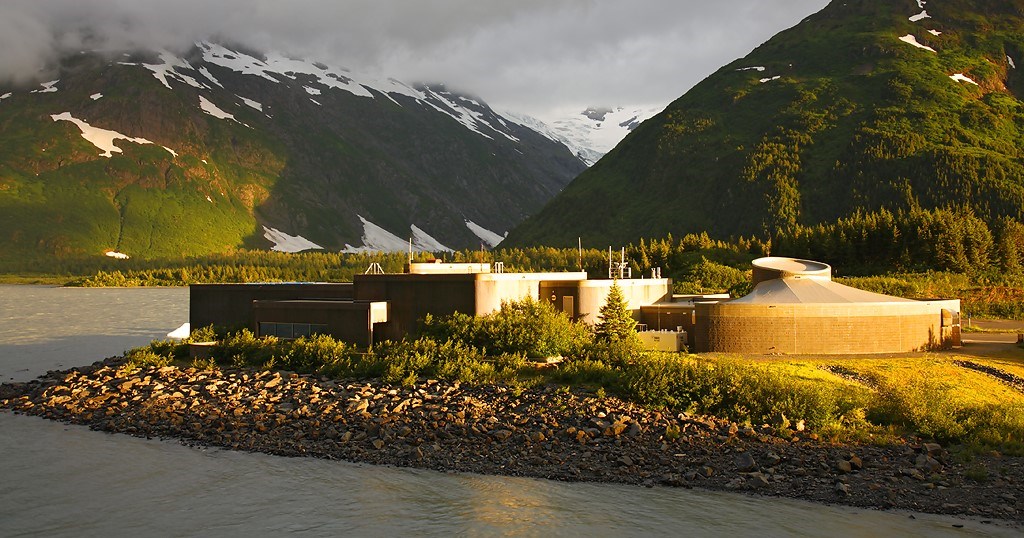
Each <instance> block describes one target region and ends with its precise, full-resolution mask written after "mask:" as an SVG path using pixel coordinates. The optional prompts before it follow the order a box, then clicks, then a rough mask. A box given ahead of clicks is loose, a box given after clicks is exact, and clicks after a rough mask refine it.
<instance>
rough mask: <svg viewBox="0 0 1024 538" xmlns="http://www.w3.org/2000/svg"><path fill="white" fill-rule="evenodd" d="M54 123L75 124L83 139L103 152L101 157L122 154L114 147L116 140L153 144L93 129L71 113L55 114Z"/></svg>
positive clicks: (117, 133) (52, 116)
mask: <svg viewBox="0 0 1024 538" xmlns="http://www.w3.org/2000/svg"><path fill="white" fill-rule="evenodd" d="M50 118H52V119H53V121H69V122H71V123H74V124H75V125H76V126H78V128H79V129H80V130H81V131H82V138H84V139H86V140H88V141H89V143H91V144H92V145H94V146H96V147H97V148H99V149H101V150H103V153H100V157H108V158H109V157H112V156H113V154H114V153H122V152H121V148H119V147H117V146H115V145H114V140H127V141H129V142H134V143H136V144H152V142H150V141H149V140H146V139H145V138H133V137H130V136H128V135H123V134H121V133H119V132H117V131H109V130H107V129H100V128H99V127H93V126H92V125H89V124H88V123H87V122H85V121H82V120H80V119H78V118H75V117H74V116H72V115H71V113H70V112H63V113H61V114H53V115H51V116H50Z"/></svg>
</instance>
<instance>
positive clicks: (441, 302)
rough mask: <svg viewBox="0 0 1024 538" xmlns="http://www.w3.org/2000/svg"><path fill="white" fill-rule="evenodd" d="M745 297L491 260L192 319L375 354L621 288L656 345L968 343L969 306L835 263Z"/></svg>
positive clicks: (243, 295) (776, 262)
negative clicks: (525, 304)
mask: <svg viewBox="0 0 1024 538" xmlns="http://www.w3.org/2000/svg"><path fill="white" fill-rule="evenodd" d="M753 281H754V289H753V291H752V292H751V293H750V294H748V295H746V296H745V297H742V298H739V299H730V298H729V296H728V295H724V294H720V295H672V281H671V280H670V279H662V278H647V279H629V278H626V279H618V280H614V281H613V280H610V279H609V280H589V279H588V278H587V275H586V273H582V272H580V273H573V272H566V273H504V272H492V267H491V265H489V264H444V263H427V264H424V263H411V264H409V266H408V267H407V271H406V272H405V273H401V274H365V275H356V276H355V278H354V279H353V282H352V283H343V284H329V283H308V284H298V283H286V284H197V285H193V286H191V290H190V315H189V318H190V319H189V322H190V324H191V326H192V327H194V328H199V327H204V326H207V325H215V326H220V327H225V328H229V329H238V328H242V327H248V328H250V329H251V330H253V331H254V332H255V333H256V334H258V335H274V336H278V337H281V338H298V337H300V336H304V335H309V334H312V333H322V334H329V335H331V336H334V337H335V338H338V339H341V340H344V341H347V342H350V343H353V344H357V345H361V346H370V345H372V344H373V343H374V342H376V341H381V340H397V339H401V338H404V337H407V336H415V335H416V334H417V333H418V331H419V323H420V320H422V319H423V318H424V317H426V315H427V314H431V315H434V316H444V315H448V314H452V313H455V312H461V313H464V314H469V315H474V316H480V315H486V314H490V313H492V312H495V311H497V310H498V309H500V308H501V304H502V303H503V302H506V301H514V300H519V299H523V298H526V297H530V298H533V299H535V300H538V301H547V302H550V303H551V304H552V305H553V306H554V307H555V309H556V310H559V311H561V312H564V313H565V314H566V315H568V316H569V317H570V318H572V319H574V320H578V321H582V322H584V323H589V324H594V323H596V322H597V313H598V311H599V310H600V308H601V306H603V305H604V304H605V302H606V301H607V296H608V292H609V290H610V289H611V286H612V284H613V283H614V282H617V283H618V285H619V287H620V288H621V289H622V291H623V295H624V296H625V298H626V301H627V304H628V307H629V308H630V309H631V310H632V312H633V317H634V319H636V320H637V322H638V323H639V325H640V327H641V331H640V338H641V341H643V342H644V343H645V345H647V346H648V347H649V348H651V349H658V350H663V351H678V350H681V349H683V348H684V347H685V348H688V349H690V350H691V351H696V352H734V353H764V354H784V353H791V354H799V353H814V354H846V353H850V354H852V353H894V352H908V351H917V350H922V349H932V348H937V347H948V346H956V345H960V301H959V300H938V299H936V300H928V301H917V300H911V299H903V298H899V297H890V296H887V295H882V294H878V293H871V292H867V291H863V290H858V289H855V288H851V287H849V286H844V285H842V284H839V283H837V282H833V281H832V268H831V267H830V266H828V265H827V264H824V263H819V262H813V261H809V260H797V259H792V258H761V259H758V260H754V262H753Z"/></svg>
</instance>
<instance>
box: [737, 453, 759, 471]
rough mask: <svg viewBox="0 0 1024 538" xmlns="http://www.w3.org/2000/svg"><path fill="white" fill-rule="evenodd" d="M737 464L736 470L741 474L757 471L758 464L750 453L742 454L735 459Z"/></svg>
mask: <svg viewBox="0 0 1024 538" xmlns="http://www.w3.org/2000/svg"><path fill="white" fill-rule="evenodd" d="M733 461H734V463H735V464H736V470H738V471H740V472H741V473H749V472H751V471H756V470H757V462H756V461H754V457H753V456H751V455H750V453H749V452H741V453H740V454H737V455H736V457H735V458H734V460H733Z"/></svg>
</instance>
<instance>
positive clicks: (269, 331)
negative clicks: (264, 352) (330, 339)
mask: <svg viewBox="0 0 1024 538" xmlns="http://www.w3.org/2000/svg"><path fill="white" fill-rule="evenodd" d="M314 334H327V324H324V323H277V322H272V321H261V322H260V325H259V336H276V337H278V338H281V339H284V340H294V339H296V338H299V337H302V336H311V335H314Z"/></svg>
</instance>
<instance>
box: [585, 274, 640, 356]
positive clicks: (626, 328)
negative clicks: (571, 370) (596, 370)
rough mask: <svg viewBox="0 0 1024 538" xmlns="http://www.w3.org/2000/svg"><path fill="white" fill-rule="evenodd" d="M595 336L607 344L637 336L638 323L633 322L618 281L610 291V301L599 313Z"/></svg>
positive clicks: (608, 300) (607, 301) (606, 302)
mask: <svg viewBox="0 0 1024 538" xmlns="http://www.w3.org/2000/svg"><path fill="white" fill-rule="evenodd" d="M594 334H595V336H596V337H597V339H598V340H601V341H605V342H621V341H625V340H629V339H631V338H633V337H634V336H635V335H636V321H634V320H633V315H632V314H631V313H630V311H629V307H628V305H627V304H626V298H625V297H624V296H623V295H622V289H621V288H619V283H618V281H616V282H614V283H613V284H612V287H611V289H610V290H608V299H607V300H606V301H605V303H604V306H602V307H601V309H600V311H599V312H598V315H597V325H596V326H595V327H594Z"/></svg>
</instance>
